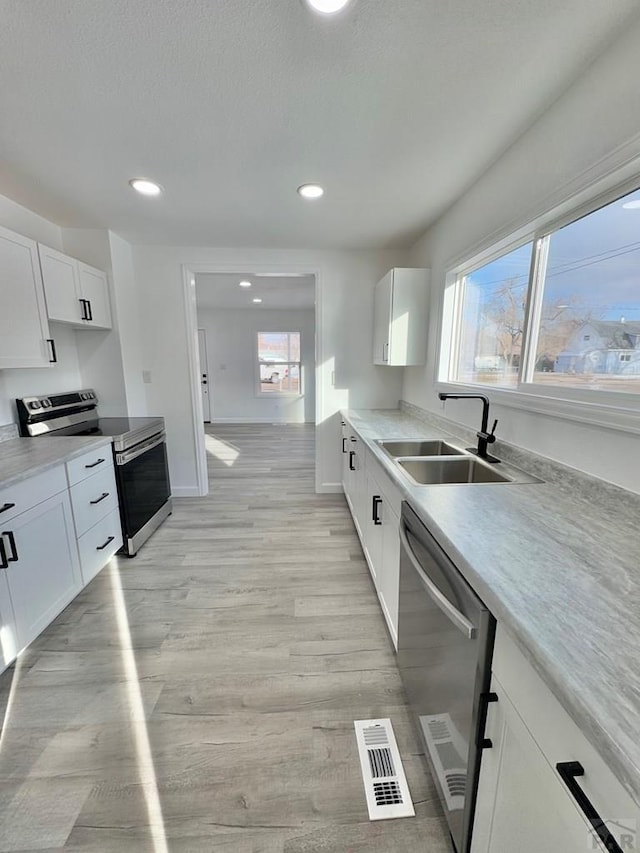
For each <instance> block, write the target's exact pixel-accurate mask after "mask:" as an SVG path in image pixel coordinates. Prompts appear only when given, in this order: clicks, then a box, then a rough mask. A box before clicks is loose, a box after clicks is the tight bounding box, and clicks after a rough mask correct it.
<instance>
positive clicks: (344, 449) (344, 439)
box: [342, 438, 347, 453]
mask: <svg viewBox="0 0 640 853" xmlns="http://www.w3.org/2000/svg"><path fill="white" fill-rule="evenodd" d="M346 440H347V439H346V438H343V439H342V452H343V453H346V452H347V448H346V447H345V446H344V445H345V442H346Z"/></svg>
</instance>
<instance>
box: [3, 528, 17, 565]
mask: <svg viewBox="0 0 640 853" xmlns="http://www.w3.org/2000/svg"><path fill="white" fill-rule="evenodd" d="M2 536H3V537H4V536H6V537H7V539H8V540H9V548H10V549H11V556H10V557H7V558H6V559H7V563H17V562H18V549H17V548H16V540H15V537H14V535H13V533H12V532H11V530H3V531H2Z"/></svg>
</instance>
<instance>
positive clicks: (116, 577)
mask: <svg viewBox="0 0 640 853" xmlns="http://www.w3.org/2000/svg"><path fill="white" fill-rule="evenodd" d="M108 571H109V578H110V580H111V590H112V593H113V601H114V604H115V615H116V623H117V626H118V639H119V641H120V651H121V654H122V662H123V665H124V672H125V684H126V688H127V698H128V700H129V711H130V716H129V722H130V723H131V727H132V731H133V740H134V744H135V750H136V761H137V766H138V773H139V776H140V783H141V785H142V791H143V794H144V799H145V804H146V807H147V815H148V817H149V831H150V833H151V840H152V843H153V850H154V853H169V846H168V844H167V835H166V832H165V826H164V816H163V814H162V804H161V803H160V794H159V792H158V779H157V776H156V770H155V766H154V763H153V754H152V752H151V744H150V742H149V731H148V729H147V721H146V716H145V711H144V702H143V700H142V692H141V690H140V680H139V677H138V667H137V665H136V658H135V654H134V652H133V647H132V640H131V629H130V627H129V618H128V616H127V607H126V604H125V601H124V593H123V591H122V581H121V580H120V570H119V569H118V566H117V562H116V560H113V561H112V562H111V565H110V566H109V569H108Z"/></svg>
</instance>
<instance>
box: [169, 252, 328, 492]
mask: <svg viewBox="0 0 640 853" xmlns="http://www.w3.org/2000/svg"><path fill="white" fill-rule="evenodd" d="M249 268H251V269H252V270H253V271H254V272H257V273H267V272H270V273H285V274H286V273H300V274H304V275H312V276H314V280H315V348H316V359H315V378H316V407H315V424H316V426H317V425H318V424H319V423H320V422H321V420H322V419H324V415H323V412H324V393H323V390H324V389H323V387H322V381H321V376H320V367H321V365H322V364H323V357H322V356H323V351H322V284H321V282H322V277H321V274H320V270H319V269H318V267H316V266H310V265H308V264H303V263H300V264H293V263H284V264H274V263H264V264H263V263H257V262H255V261H249V262H247V263H245V264H238V263H236V264H219V263H214V262H211V263H204V264H203V263H187V264H182V287H183V302H184V308H185V322H186V327H187V360H188V362H189V380H190V381H189V386H190V392H191V413H190V417H191V422H192V428H193V432H194V438H195V449H196V479H197V483H198V489H199V490H200V491H198V493H197V494H198V495H202V496H204V495H206V494H208V491H209V472H208V468H207V455H206V450H205V442H204V438H205V433H204V421H203V419H202V400H201V397H200V386H199V373H198V365H199V357H198V337H197V334H198V332H197V330H198V321H197V308H196V288H195V275H196V273H213V274H215V273H237V272H238V271H240V272H246V271H247V269H249ZM196 392H197V393H196ZM234 421H237V419H236V418H234ZM274 422H275V421H273V419H270V420H269V421H267V423H274ZM320 446H321V442H319V441H316V459H315V471H316V491H317V492H320V491H322V488H321V487H322V482H321V476H322V474H321V471H320V458H321V457H320Z"/></svg>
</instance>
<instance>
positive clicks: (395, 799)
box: [373, 782, 403, 806]
mask: <svg viewBox="0 0 640 853" xmlns="http://www.w3.org/2000/svg"><path fill="white" fill-rule="evenodd" d="M373 793H374V794H375V797H376V805H377V806H391V805H393V804H395V803H402V802H403V798H402V791H401V790H400V785H398V783H397V782H374V783H373Z"/></svg>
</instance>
